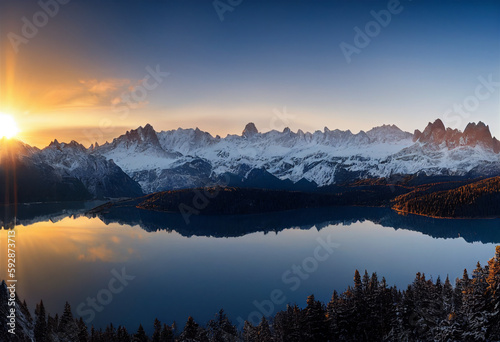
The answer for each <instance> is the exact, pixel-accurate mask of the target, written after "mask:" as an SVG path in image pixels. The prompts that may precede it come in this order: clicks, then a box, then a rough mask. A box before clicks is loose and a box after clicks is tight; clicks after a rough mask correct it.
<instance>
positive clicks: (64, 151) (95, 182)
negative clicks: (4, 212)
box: [30, 140, 142, 198]
mask: <svg viewBox="0 0 500 342" xmlns="http://www.w3.org/2000/svg"><path fill="white" fill-rule="evenodd" d="M30 159H31V160H32V161H33V162H34V163H35V164H36V163H38V164H48V165H50V166H51V167H52V168H53V169H54V171H55V172H56V173H57V174H59V175H60V176H61V177H73V178H76V179H78V180H80V181H81V182H82V183H83V184H84V185H85V187H86V188H87V190H88V191H89V192H90V193H91V194H92V195H93V196H94V197H96V198H101V197H128V196H140V195H141V194H142V190H141V188H140V186H139V185H138V184H137V183H135V182H134V181H133V180H132V179H130V178H129V177H128V176H127V175H126V174H125V173H124V172H123V171H122V170H121V169H120V167H118V166H117V165H116V164H115V163H114V162H113V161H110V160H107V159H106V158H105V157H103V156H98V155H92V154H89V153H88V151H87V149H86V148H85V147H84V146H83V145H80V144H79V143H77V142H76V141H72V142H71V143H69V144H66V143H59V142H58V141H57V140H55V141H53V142H52V143H51V144H50V145H49V146H47V147H46V148H44V149H43V150H40V151H38V152H36V153H34V154H32V155H31V156H30Z"/></svg>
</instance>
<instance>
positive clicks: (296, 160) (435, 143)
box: [0, 119, 500, 198]
mask: <svg viewBox="0 0 500 342" xmlns="http://www.w3.org/2000/svg"><path fill="white" fill-rule="evenodd" d="M13 145H15V147H13ZM9 146H10V147H9V148H7V147H6V143H5V142H3V143H2V144H0V172H1V171H2V167H4V166H5V161H6V160H8V158H7V159H6V154H8V153H10V155H15V156H16V157H17V158H18V160H19V161H20V163H21V164H23V165H26V166H27V167H28V166H29V167H30V170H31V169H33V168H35V169H38V170H43V172H44V173H47V174H50V175H51V177H52V178H53V179H60V180H61V181H63V180H66V181H67V180H68V179H69V180H72V181H73V183H71V184H70V185H69V188H72V187H73V188H75V187H76V188H77V187H78V186H79V185H78V184H80V183H81V184H82V185H83V186H84V187H85V189H87V191H88V193H90V194H91V195H92V197H95V198H96V197H123V196H138V195H140V194H141V190H142V192H144V193H151V192H156V191H162V190H170V189H182V188H191V187H200V186H206V185H214V184H217V183H218V184H220V183H224V182H225V180H227V179H228V178H227V175H231V177H233V178H232V179H239V180H241V181H243V182H244V181H245V180H246V179H248V178H249V177H253V176H255V174H259V175H261V176H262V175H263V174H264V175H265V176H266V177H267V179H269V178H273V179H276V181H283V182H288V183H290V184H293V183H296V184H300V183H304V182H305V183H307V184H309V185H313V186H317V187H323V186H328V185H332V184H343V183H349V182H353V181H356V180H360V179H367V178H381V177H385V178H389V177H392V178H394V177H396V179H397V177H399V176H407V175H415V174H418V175H427V176H461V177H463V176H465V177H471V178H473V177H479V176H496V175H500V142H499V141H498V140H497V139H496V138H493V137H492V136H491V133H490V131H489V127H488V126H486V125H485V124H484V123H482V122H479V123H478V124H475V123H471V124H469V125H468V126H467V127H466V129H465V130H464V132H461V131H458V130H456V129H455V130H454V129H450V128H445V126H444V124H443V123H442V122H441V120H439V119H438V120H436V121H435V122H434V123H429V124H428V125H427V127H426V128H425V129H424V130H423V132H420V131H419V130H416V131H415V132H414V133H413V134H412V133H409V132H404V131H402V130H400V129H399V128H398V127H396V126H394V125H383V126H380V127H375V128H373V129H371V130H369V131H367V132H364V131H361V132H359V133H357V134H353V133H352V132H351V131H349V130H347V131H341V130H337V129H336V130H329V129H328V128H327V127H325V128H324V130H323V131H316V132H314V133H309V132H303V131H301V130H299V131H297V132H292V131H291V130H290V129H288V128H285V129H284V130H283V131H281V132H279V131H276V130H273V131H269V132H264V133H261V132H259V131H258V129H257V127H255V125H254V124H253V123H249V124H247V125H246V127H245V128H244V130H243V132H242V134H241V135H228V136H226V137H225V138H221V137H219V136H216V137H214V136H212V135H211V134H210V133H208V132H203V131H201V130H199V129H198V128H196V129H181V128H179V129H176V130H170V131H161V132H156V131H155V130H154V129H153V127H152V126H151V125H149V124H147V125H145V126H144V127H139V128H137V129H135V130H131V131H128V132H126V133H125V134H124V135H121V136H119V137H118V138H115V139H114V140H113V141H112V142H107V143H105V144H104V145H102V146H99V145H98V144H95V145H92V146H91V147H90V148H85V147H84V146H83V145H81V144H79V143H77V142H75V141H72V142H70V143H68V144H65V143H59V142H58V141H57V140H55V141H53V142H52V143H51V144H50V145H49V146H48V147H46V148H44V149H41V150H40V149H38V148H34V147H30V146H28V145H26V144H24V143H21V142H16V143H13V142H11V143H10V145H9ZM7 152H8V153H7ZM40 172H42V171H40ZM52 178H51V179H52ZM54 181H55V182H56V180H54ZM74 182H80V183H78V184H75V183H74ZM139 185H140V187H139ZM254 185H255V184H254ZM76 188H75V189H76Z"/></svg>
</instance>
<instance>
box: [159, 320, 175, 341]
mask: <svg viewBox="0 0 500 342" xmlns="http://www.w3.org/2000/svg"><path fill="white" fill-rule="evenodd" d="M160 341H161V342H173V341H174V333H173V329H172V327H170V326H168V325H166V324H163V329H162V331H161V335H160Z"/></svg>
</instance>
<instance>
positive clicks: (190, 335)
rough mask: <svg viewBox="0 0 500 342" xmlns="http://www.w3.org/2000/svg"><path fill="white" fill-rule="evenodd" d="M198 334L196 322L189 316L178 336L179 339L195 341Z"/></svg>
mask: <svg viewBox="0 0 500 342" xmlns="http://www.w3.org/2000/svg"><path fill="white" fill-rule="evenodd" d="M197 335H198V324H197V323H196V322H195V321H194V319H193V317H191V316H189V318H188V320H187V322H186V325H185V326H184V330H183V331H182V334H181V336H180V340H181V341H185V342H189V341H195V340H196V337H197Z"/></svg>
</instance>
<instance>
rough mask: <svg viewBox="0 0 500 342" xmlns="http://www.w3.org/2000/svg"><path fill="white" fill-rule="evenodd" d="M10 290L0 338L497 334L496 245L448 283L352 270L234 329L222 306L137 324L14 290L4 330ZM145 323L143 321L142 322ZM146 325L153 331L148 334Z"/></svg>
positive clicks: (250, 341)
mask: <svg viewBox="0 0 500 342" xmlns="http://www.w3.org/2000/svg"><path fill="white" fill-rule="evenodd" d="M7 301H8V290H7V285H6V284H5V282H2V289H1V291H0V309H1V310H0V311H1V316H0V329H1V330H0V340H1V341H32V340H34V341H36V342H42V341H43V342H45V341H68V342H69V341H71V342H74V341H76V342H114V341H116V342H136V341H137V342H139V341H140V342H166V341H169V342H174V341H177V342H188V341H189V342H195V341H199V342H202V341H203V342H206V341H210V342H212V341H214V342H215V341H221V342H223V341H228V342H229V341H244V342H270V341H273V342H295V341H296V342H299V341H300V342H302V341H318V342H321V341H325V342H326V341H500V246H497V247H496V252H495V256H494V257H493V258H492V259H491V260H490V261H489V262H488V264H487V265H480V264H479V263H478V264H477V266H476V268H475V269H474V270H472V271H471V272H470V271H467V270H464V272H463V275H462V277H460V278H457V279H456V280H455V281H454V284H453V283H452V281H450V279H448V277H447V278H446V279H445V280H444V281H443V280H442V279H441V278H437V279H435V280H432V279H427V278H426V276H425V274H422V273H417V274H416V277H415V280H414V281H413V282H412V283H411V284H409V285H408V286H407V288H405V289H398V288H396V287H395V286H389V285H388V284H387V282H386V280H385V278H383V277H382V278H381V279H380V278H379V276H378V275H377V274H376V273H372V274H371V275H370V274H369V273H368V272H367V271H365V272H364V273H363V274H361V273H360V272H358V270H356V271H355V273H354V283H353V284H352V285H351V286H349V287H348V288H347V289H346V290H345V291H344V292H343V293H337V292H336V291H334V292H333V295H332V298H331V300H330V301H329V302H328V303H323V302H321V301H318V300H316V298H315V297H314V295H310V296H309V297H308V298H307V299H306V303H305V304H306V306H305V307H303V308H301V307H299V306H298V305H297V304H289V305H287V307H286V309H285V310H283V311H279V312H276V313H275V314H274V315H270V316H269V317H262V319H261V321H260V322H259V323H258V324H252V323H251V322H248V321H246V322H245V323H244V327H243V329H238V328H237V327H236V325H235V324H234V323H232V322H231V320H230V318H229V317H228V316H227V315H226V314H225V313H224V310H222V309H221V310H220V311H219V312H218V313H217V314H216V315H215V316H214V318H213V319H212V320H210V321H209V322H208V323H207V324H206V325H201V324H198V323H197V322H196V321H195V319H194V318H193V317H189V318H188V320H187V321H186V322H185V323H184V324H179V325H178V324H177V323H175V322H173V323H172V322H170V323H168V324H166V323H163V322H162V321H161V320H159V319H155V320H154V322H144V324H150V325H151V326H150V327H148V326H146V325H144V326H143V325H142V324H141V325H139V327H138V328H137V330H135V331H130V330H127V329H126V328H125V327H123V326H120V325H118V326H115V325H113V324H111V323H110V324H109V325H108V326H107V327H106V328H105V329H96V328H94V327H93V326H90V327H89V326H87V325H86V324H85V323H84V321H83V320H82V319H81V318H76V317H75V316H73V314H72V310H71V306H70V304H69V303H66V305H65V307H64V310H63V312H62V314H61V315H60V316H59V315H58V314H53V313H48V312H47V311H46V310H45V307H44V304H43V301H40V302H39V303H37V304H36V307H35V311H34V315H32V314H31V313H30V311H29V309H28V305H27V304H26V302H25V301H23V302H21V300H20V299H19V298H16V308H17V311H18V314H17V328H16V335H12V334H10V333H9V332H8V331H7V320H6V316H7V315H8V314H7V312H6V310H7V309H6V308H8V306H7ZM145 326H146V329H145ZM146 330H148V331H152V333H151V334H149V335H148V334H147V333H146Z"/></svg>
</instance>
